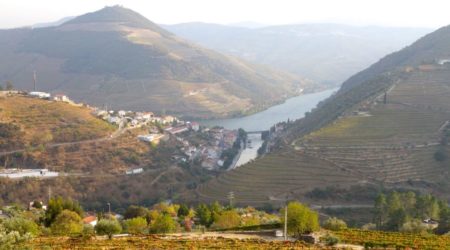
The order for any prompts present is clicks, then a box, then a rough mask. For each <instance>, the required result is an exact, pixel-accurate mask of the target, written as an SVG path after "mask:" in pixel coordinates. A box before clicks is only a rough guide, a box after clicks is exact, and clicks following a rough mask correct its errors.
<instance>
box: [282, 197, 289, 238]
mask: <svg viewBox="0 0 450 250" xmlns="http://www.w3.org/2000/svg"><path fill="white" fill-rule="evenodd" d="M288 201H289V193H286V200H285V203H286V205H285V208H284V234H283V235H284V241H287V233H288V232H287V220H288Z"/></svg>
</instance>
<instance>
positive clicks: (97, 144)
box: [0, 91, 211, 208]
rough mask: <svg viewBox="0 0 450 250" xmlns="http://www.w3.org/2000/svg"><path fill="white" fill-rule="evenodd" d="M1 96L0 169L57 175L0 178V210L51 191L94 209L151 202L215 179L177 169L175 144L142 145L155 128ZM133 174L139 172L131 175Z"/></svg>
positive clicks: (59, 104)
mask: <svg viewBox="0 0 450 250" xmlns="http://www.w3.org/2000/svg"><path fill="white" fill-rule="evenodd" d="M5 92H6V91H5ZM3 93H4V92H3ZM3 93H2V92H0V170H3V168H6V169H13V170H14V169H48V170H50V171H54V172H58V173H59V177H52V178H50V177H48V178H45V177H38V178H32V177H28V178H18V179H9V178H0V186H1V188H0V190H1V191H0V204H7V203H14V202H16V203H20V204H27V203H28V202H29V201H30V200H34V199H43V198H44V197H46V195H47V194H48V191H49V188H50V189H51V190H52V193H53V194H55V195H63V196H65V197H72V198H74V199H78V200H80V201H81V202H82V203H83V204H86V206H87V207H90V208H96V207H97V206H103V201H104V200H105V199H106V200H108V202H111V203H112V204H114V205H115V206H116V207H120V206H125V205H126V204H131V203H136V204H138V203H148V204H151V203H153V202H154V201H157V200H158V199H163V198H169V197H170V196H171V195H173V193H175V192H178V190H185V188H186V186H188V185H195V183H197V182H200V180H201V179H202V178H207V177H208V176H209V174H211V173H209V172H207V171H206V170H203V168H201V167H199V168H196V167H184V168H182V167H180V166H179V165H178V164H177V161H174V160H173V159H172V156H173V155H183V153H182V151H180V147H181V146H180V143H179V142H178V141H177V140H176V139H173V138H170V137H169V138H167V140H165V141H161V142H160V143H159V144H158V145H155V144H150V143H148V142H143V141H140V140H138V135H146V134H149V131H154V130H158V128H157V126H156V125H155V124H153V123H151V124H150V123H149V124H147V125H146V126H140V127H129V126H127V127H123V126H122V125H120V126H118V125H113V124H111V123H109V122H107V121H105V120H104V119H100V118H99V117H97V116H96V115H95V112H94V108H91V107H87V106H85V105H78V104H70V103H66V102H61V101H53V100H44V99H39V98H32V97H30V96H27V95H25V94H20V93H19V94H12V95H10V94H7V95H3ZM130 169H140V171H139V172H137V173H138V174H137V173H136V174H128V173H127V170H130ZM11 190H14V191H13V192H11ZM143 190H145V192H144V191H143ZM105 202H106V201H105Z"/></svg>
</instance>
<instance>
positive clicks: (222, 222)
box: [212, 210, 241, 229]
mask: <svg viewBox="0 0 450 250" xmlns="http://www.w3.org/2000/svg"><path fill="white" fill-rule="evenodd" d="M240 224H241V217H240V216H239V214H238V213H237V212H236V211H235V210H229V211H223V212H222V213H221V214H220V215H218V216H217V218H216V219H215V221H214V224H213V225H212V227H213V228H216V229H226V228H234V227H238V226H239V225H240Z"/></svg>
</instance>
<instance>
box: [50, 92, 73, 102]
mask: <svg viewBox="0 0 450 250" xmlns="http://www.w3.org/2000/svg"><path fill="white" fill-rule="evenodd" d="M53 100H54V101H57V102H71V101H70V99H69V97H67V96H66V95H63V94H56V95H55V96H54V97H53Z"/></svg>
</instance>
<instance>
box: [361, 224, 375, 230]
mask: <svg viewBox="0 0 450 250" xmlns="http://www.w3.org/2000/svg"><path fill="white" fill-rule="evenodd" d="M361 229H362V230H365V231H373V230H376V229H377V225H376V224H374V223H367V224H364V225H363V226H362V227H361Z"/></svg>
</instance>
